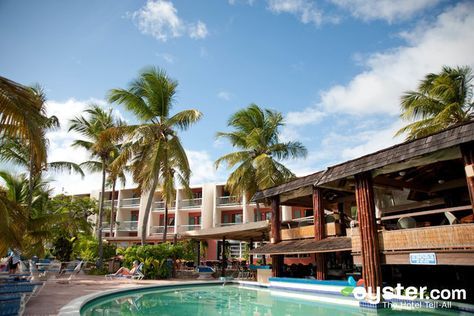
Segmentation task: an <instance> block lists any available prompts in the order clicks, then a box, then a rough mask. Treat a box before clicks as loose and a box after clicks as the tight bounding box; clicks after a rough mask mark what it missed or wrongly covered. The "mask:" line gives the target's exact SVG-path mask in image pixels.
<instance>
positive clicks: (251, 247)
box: [249, 238, 253, 265]
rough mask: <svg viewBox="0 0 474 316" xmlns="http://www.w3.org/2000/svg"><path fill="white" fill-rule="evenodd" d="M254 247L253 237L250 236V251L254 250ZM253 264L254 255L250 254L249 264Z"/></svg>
mask: <svg viewBox="0 0 474 316" xmlns="http://www.w3.org/2000/svg"><path fill="white" fill-rule="evenodd" d="M252 249H253V239H252V238H250V242H249V251H252ZM251 264H253V255H251V254H250V255H249V265H251Z"/></svg>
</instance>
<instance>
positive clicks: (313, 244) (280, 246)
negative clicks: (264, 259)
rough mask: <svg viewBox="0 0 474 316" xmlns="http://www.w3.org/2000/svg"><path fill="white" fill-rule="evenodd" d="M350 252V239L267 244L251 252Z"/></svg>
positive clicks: (258, 253) (269, 253) (304, 240)
mask: <svg viewBox="0 0 474 316" xmlns="http://www.w3.org/2000/svg"><path fill="white" fill-rule="evenodd" d="M350 250H352V243H351V238H350V237H328V238H325V239H323V240H314V239H301V240H287V241H281V242H279V243H276V244H266V245H264V246H262V247H258V248H255V249H252V250H250V254H253V255H263V254H266V255H282V254H300V253H320V252H334V251H350Z"/></svg>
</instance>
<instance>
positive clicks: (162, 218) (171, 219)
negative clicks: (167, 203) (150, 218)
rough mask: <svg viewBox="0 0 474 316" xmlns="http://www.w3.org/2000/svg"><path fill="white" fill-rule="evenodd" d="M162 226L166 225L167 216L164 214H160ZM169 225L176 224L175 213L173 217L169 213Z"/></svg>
mask: <svg viewBox="0 0 474 316" xmlns="http://www.w3.org/2000/svg"><path fill="white" fill-rule="evenodd" d="M160 226H165V216H164V215H161V216H160ZM168 226H174V214H173V217H170V215H168Z"/></svg>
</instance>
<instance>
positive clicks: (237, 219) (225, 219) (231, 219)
mask: <svg viewBox="0 0 474 316" xmlns="http://www.w3.org/2000/svg"><path fill="white" fill-rule="evenodd" d="M242 222H243V215H242V212H240V213H237V212H236V213H229V212H227V213H222V223H223V224H230V223H242Z"/></svg>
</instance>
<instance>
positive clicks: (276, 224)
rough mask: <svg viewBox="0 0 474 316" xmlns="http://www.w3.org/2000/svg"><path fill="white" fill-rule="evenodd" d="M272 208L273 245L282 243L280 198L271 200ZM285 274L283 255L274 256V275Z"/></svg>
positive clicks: (276, 197)
mask: <svg viewBox="0 0 474 316" xmlns="http://www.w3.org/2000/svg"><path fill="white" fill-rule="evenodd" d="M271 206H272V219H271V221H272V228H271V229H272V230H271V236H270V242H271V243H272V244H276V243H279V242H280V241H281V220H280V197H279V196H278V195H277V196H274V197H272V200H271ZM282 272H283V255H273V256H272V275H273V276H274V277H280V276H281V275H282Z"/></svg>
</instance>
